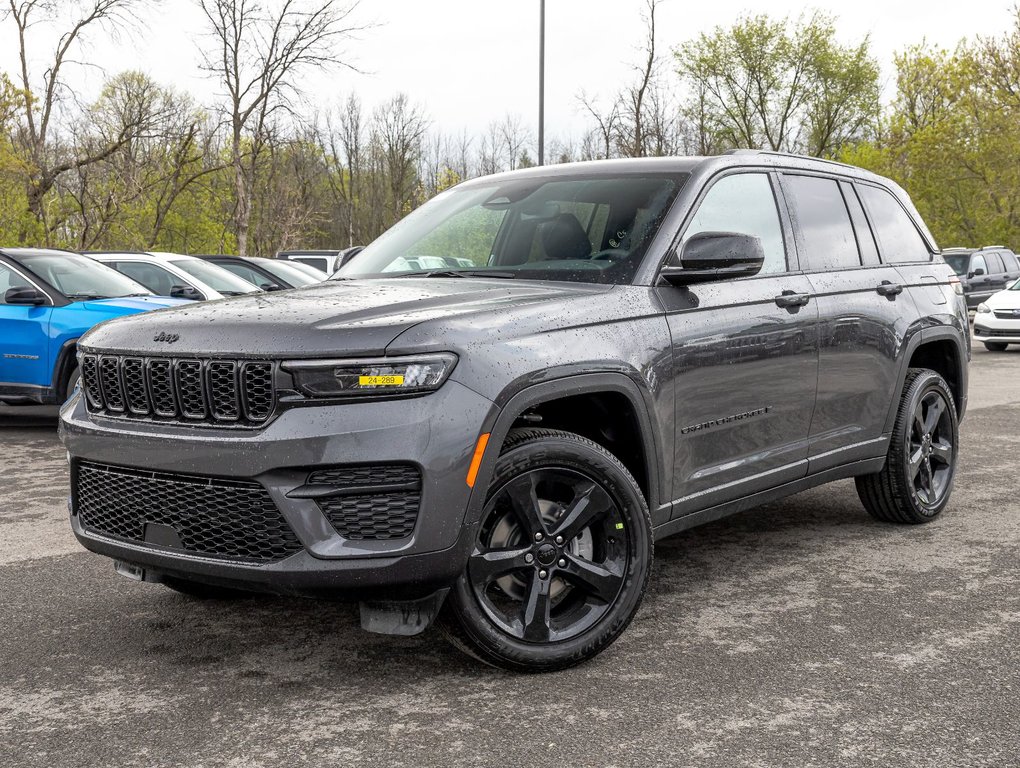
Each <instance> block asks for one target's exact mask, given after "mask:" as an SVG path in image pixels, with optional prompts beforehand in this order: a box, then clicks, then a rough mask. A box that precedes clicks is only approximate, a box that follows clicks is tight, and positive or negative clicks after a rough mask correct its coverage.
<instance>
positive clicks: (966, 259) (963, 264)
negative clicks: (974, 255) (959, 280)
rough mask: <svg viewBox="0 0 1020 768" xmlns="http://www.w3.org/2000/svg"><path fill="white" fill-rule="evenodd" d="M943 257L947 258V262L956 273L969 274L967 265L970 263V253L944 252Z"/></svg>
mask: <svg viewBox="0 0 1020 768" xmlns="http://www.w3.org/2000/svg"><path fill="white" fill-rule="evenodd" d="M942 258H943V259H945V261H946V264H948V265H949V266H950V267H951V268H952V270H953V271H954V272H955V273H956V274H958V275H965V274H967V265H968V264H970V254H969V253H949V254H946V253H944V254H942Z"/></svg>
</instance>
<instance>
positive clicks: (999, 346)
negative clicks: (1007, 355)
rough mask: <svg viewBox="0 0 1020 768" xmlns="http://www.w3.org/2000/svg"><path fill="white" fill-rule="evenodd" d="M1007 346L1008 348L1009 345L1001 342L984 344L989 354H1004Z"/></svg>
mask: <svg viewBox="0 0 1020 768" xmlns="http://www.w3.org/2000/svg"><path fill="white" fill-rule="evenodd" d="M1008 346H1009V344H1006V343H1005V342H1002V341H986V342H985V349H987V350H988V351H989V352H1005V351H1006V347H1008Z"/></svg>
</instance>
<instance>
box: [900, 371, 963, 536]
mask: <svg viewBox="0 0 1020 768" xmlns="http://www.w3.org/2000/svg"><path fill="white" fill-rule="evenodd" d="M930 392H938V393H939V395H941V396H942V398H943V400H944V401H945V403H946V406H947V411H948V415H949V421H950V423H951V424H952V432H953V435H952V440H953V457H952V460H951V462H950V471H949V482H948V484H947V485H946V490H945V493H943V494H942V498H941V499H940V500H939V502H938V503H937V504H935V505H934V506H932V505H929V504H927V503H925V502H922V501H921V499H920V498H919V497H918V495H917V491H916V490H915V489H914V481H913V478H912V477H911V476H910V433H911V429H912V424H913V417H914V412H915V411H916V410H917V407H918V405H919V404H920V402H921V400H922V399H923V398H924V397H925V396H926V395H928V394H929V393H930ZM904 406H905V408H906V412H905V419H904V421H903V431H902V433H901V435H900V441H901V442H902V445H901V446H900V449H901V450H900V462H901V464H900V467H901V470H900V471H901V472H902V474H903V477H904V486H905V488H906V490H907V493H906V501H907V503H908V504H909V505H910V507H911V509H912V510H913V511H914V513H915V514H917V515H918V516H919V517H921V518H926V519H929V520H930V519H934V518H936V517H938V516H939V514H941V513H942V510H944V509H945V508H946V506H947V505H948V504H949V499H950V497H951V496H952V494H953V483H954V482H955V481H956V463H957V458H958V457H959V453H960V428H959V422H958V420H957V414H956V402H955V401H954V399H953V393H952V392H951V391H950V389H949V386H948V385H947V384H946V382H945V379H943V378H942V377H941V376H939V375H938V374H937V373H935V372H934V371H925V372H924V373H922V374H921V375H919V376H918V377H917V378H916V379H914V381H913V382H912V383H911V385H910V388H909V390H908V391H907V397H906V398H905V402H904Z"/></svg>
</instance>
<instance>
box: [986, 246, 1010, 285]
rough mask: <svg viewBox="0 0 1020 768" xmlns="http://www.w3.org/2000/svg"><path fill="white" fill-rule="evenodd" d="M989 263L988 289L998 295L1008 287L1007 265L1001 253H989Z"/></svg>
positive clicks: (987, 259) (987, 257)
mask: <svg viewBox="0 0 1020 768" xmlns="http://www.w3.org/2000/svg"><path fill="white" fill-rule="evenodd" d="M985 260H986V261H987V262H988V287H989V288H990V289H991V290H992V293H997V292H999V291H1001V290H1002V289H1003V288H1005V287H1006V265H1005V263H1004V262H1003V260H1002V254H1001V253H1000V252H999V251H989V252H988V253H987V254H986V255H985Z"/></svg>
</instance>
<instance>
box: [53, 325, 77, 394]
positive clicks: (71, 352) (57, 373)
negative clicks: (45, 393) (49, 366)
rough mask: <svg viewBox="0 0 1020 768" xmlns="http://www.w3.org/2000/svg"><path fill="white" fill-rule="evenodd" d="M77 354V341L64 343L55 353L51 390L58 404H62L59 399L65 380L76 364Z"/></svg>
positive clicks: (71, 340) (72, 340)
mask: <svg viewBox="0 0 1020 768" xmlns="http://www.w3.org/2000/svg"><path fill="white" fill-rule="evenodd" d="M77 353H78V339H70V340H68V341H65V342H64V343H63V345H61V347H60V351H59V352H57V361H56V363H54V365H53V384H52V389H53V393H54V396H55V397H56V398H57V400H58V401H60V402H63V400H62V399H61V393H62V392H63V391H64V386H65V384H66V383H67V378H68V376H70V375H71V371H73V370H74V369H75V366H76V365H77V364H78V360H77Z"/></svg>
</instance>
